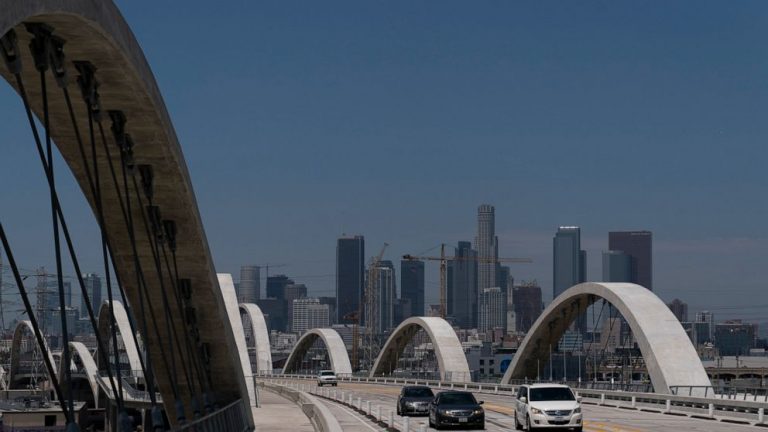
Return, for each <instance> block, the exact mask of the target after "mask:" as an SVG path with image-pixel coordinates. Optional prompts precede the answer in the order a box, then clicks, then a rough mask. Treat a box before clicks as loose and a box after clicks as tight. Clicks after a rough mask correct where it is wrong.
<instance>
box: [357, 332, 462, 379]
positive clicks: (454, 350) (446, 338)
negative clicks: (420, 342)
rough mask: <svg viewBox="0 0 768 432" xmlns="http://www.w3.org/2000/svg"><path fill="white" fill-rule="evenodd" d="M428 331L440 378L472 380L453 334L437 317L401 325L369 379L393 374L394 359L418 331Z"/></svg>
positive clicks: (377, 361) (389, 341) (460, 348)
mask: <svg viewBox="0 0 768 432" xmlns="http://www.w3.org/2000/svg"><path fill="white" fill-rule="evenodd" d="M422 329H423V330H424V331H425V332H427V335H428V336H429V339H430V340H431V341H432V346H433V347H434V349H435V357H437V363H438V366H439V367H440V379H441V380H443V381H464V382H468V381H471V380H472V376H471V374H470V372H469V364H467V357H466V356H465V355H464V349H463V348H462V347H461V342H459V338H458V336H456V332H455V331H453V327H451V325H450V324H448V321H446V320H444V319H442V318H439V317H411V318H408V319H407V320H405V321H403V322H402V323H400V325H399V326H397V328H396V329H395V331H393V332H392V335H391V336H390V337H389V339H387V342H386V343H385V344H384V348H383V349H382V350H381V353H380V354H379V357H378V358H377V359H376V363H374V365H373V369H371V374H370V376H371V377H374V376H376V375H381V374H385V373H390V372H392V371H393V370H394V369H395V368H396V366H397V360H398V358H400V355H401V354H402V353H403V350H404V349H405V347H406V345H408V342H410V341H411V339H413V337H414V336H415V335H416V333H417V332H418V331H419V330H422Z"/></svg>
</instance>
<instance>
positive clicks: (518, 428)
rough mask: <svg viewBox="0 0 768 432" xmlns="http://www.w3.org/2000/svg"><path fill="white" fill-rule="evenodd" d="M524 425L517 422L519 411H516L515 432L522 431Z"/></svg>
mask: <svg viewBox="0 0 768 432" xmlns="http://www.w3.org/2000/svg"><path fill="white" fill-rule="evenodd" d="M522 429H523V425H521V424H520V422H519V421H518V420H517V411H515V430H522Z"/></svg>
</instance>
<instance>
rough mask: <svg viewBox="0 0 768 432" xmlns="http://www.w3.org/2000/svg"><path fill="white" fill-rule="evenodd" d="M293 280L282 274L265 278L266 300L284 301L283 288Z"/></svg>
mask: <svg viewBox="0 0 768 432" xmlns="http://www.w3.org/2000/svg"><path fill="white" fill-rule="evenodd" d="M290 284H293V280H292V279H289V278H288V276H286V275H284V274H278V275H274V276H267V298H276V299H281V300H282V299H285V287H286V286H288V285H290Z"/></svg>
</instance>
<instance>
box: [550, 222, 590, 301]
mask: <svg viewBox="0 0 768 432" xmlns="http://www.w3.org/2000/svg"><path fill="white" fill-rule="evenodd" d="M553 251H554V260H553V264H554V266H553V278H552V279H553V281H554V283H553V289H552V298H555V297H557V296H559V295H560V294H562V293H563V291H565V290H567V289H568V288H570V287H572V286H574V285H577V284H579V283H582V282H585V281H586V279H587V278H586V267H587V259H586V252H585V251H583V250H581V229H580V228H579V227H575V226H562V227H560V228H558V230H557V233H556V234H555V237H554V239H553Z"/></svg>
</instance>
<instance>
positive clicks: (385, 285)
mask: <svg viewBox="0 0 768 432" xmlns="http://www.w3.org/2000/svg"><path fill="white" fill-rule="evenodd" d="M376 273H377V278H376V280H374V282H373V290H374V295H375V296H376V301H377V303H378V304H377V312H376V316H375V317H373V322H371V320H370V319H369V317H365V325H366V326H369V325H370V326H373V328H374V329H375V332H376V333H379V334H382V333H384V332H386V331H388V330H391V329H392V328H393V327H394V322H395V302H396V300H397V286H396V285H395V267H394V265H393V264H392V261H388V260H384V261H379V264H378V266H377V268H376ZM372 274H373V268H371V269H369V274H368V277H371V276H372Z"/></svg>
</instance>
